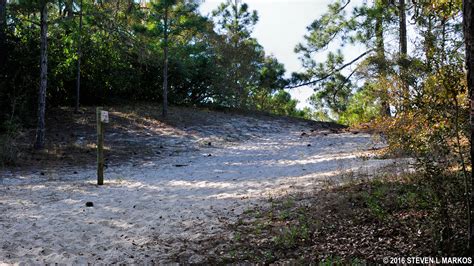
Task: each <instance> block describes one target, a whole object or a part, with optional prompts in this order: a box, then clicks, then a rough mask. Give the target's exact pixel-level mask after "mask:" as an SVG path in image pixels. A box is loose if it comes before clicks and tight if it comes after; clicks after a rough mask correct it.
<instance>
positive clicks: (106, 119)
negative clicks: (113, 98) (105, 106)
mask: <svg viewBox="0 0 474 266" xmlns="http://www.w3.org/2000/svg"><path fill="white" fill-rule="evenodd" d="M100 122H102V123H106V124H107V123H109V112H107V111H100Z"/></svg>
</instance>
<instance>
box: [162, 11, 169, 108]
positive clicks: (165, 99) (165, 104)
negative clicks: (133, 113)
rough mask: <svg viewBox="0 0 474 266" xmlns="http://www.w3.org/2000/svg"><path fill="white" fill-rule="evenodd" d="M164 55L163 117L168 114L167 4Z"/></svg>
mask: <svg viewBox="0 0 474 266" xmlns="http://www.w3.org/2000/svg"><path fill="white" fill-rule="evenodd" d="M164 42H165V43H164V44H165V47H164V57H165V60H164V61H165V62H164V64H163V117H166V116H167V115H168V6H166V7H165V18H164Z"/></svg>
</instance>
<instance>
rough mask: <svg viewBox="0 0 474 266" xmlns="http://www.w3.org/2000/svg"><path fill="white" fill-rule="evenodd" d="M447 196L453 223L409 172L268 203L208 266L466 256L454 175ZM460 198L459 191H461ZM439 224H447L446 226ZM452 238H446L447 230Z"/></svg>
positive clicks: (252, 212) (243, 220) (246, 217)
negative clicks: (218, 265)
mask: <svg viewBox="0 0 474 266" xmlns="http://www.w3.org/2000/svg"><path fill="white" fill-rule="evenodd" d="M445 178H447V179H449V178H451V179H453V180H452V182H451V183H452V184H453V185H452V186H447V187H446V188H445V190H444V192H443V193H444V195H445V196H446V197H447V201H448V203H449V204H448V206H449V207H448V210H447V211H448V212H447V213H448V214H449V220H446V219H442V218H441V217H440V210H439V209H440V204H439V203H438V202H439V201H440V200H439V199H438V198H437V196H436V195H437V194H436V193H435V192H434V191H433V190H432V186H431V185H430V182H429V180H428V179H427V178H423V177H421V176H420V175H417V174H405V175H404V176H403V177H397V178H392V179H391V178H388V177H384V178H377V179H373V180H370V181H363V182H360V183H355V182H351V183H350V184H347V185H344V186H340V187H336V188H331V189H325V190H322V191H315V192H313V193H311V194H297V195H287V196H284V197H279V198H269V199H268V202H267V203H268V204H264V206H260V207H256V208H253V209H249V210H247V211H245V212H244V213H243V214H242V215H241V216H240V217H239V220H238V221H237V222H236V223H235V224H232V225H231V226H230V230H232V232H233V238H232V240H231V243H229V244H227V245H225V246H224V247H225V248H221V250H218V251H217V252H215V254H221V255H219V256H215V257H211V258H210V262H220V263H235V262H252V263H264V264H265V263H275V262H277V263H286V262H291V263H304V264H307V263H310V262H311V263H314V262H317V263H319V264H322V265H326V264H328V265H329V264H333V263H336V264H337V263H356V264H358V263H382V259H383V258H384V257H389V256H390V257H402V256H403V257H406V256H440V255H444V256H462V255H463V254H464V252H465V247H464V243H465V235H466V230H465V228H466V226H465V223H464V221H465V207H464V203H463V202H462V199H463V197H462V195H459V194H460V193H459V189H460V187H462V184H461V183H459V182H460V181H461V180H460V179H459V177H458V176H457V175H455V174H453V176H449V177H445ZM461 194H462V193H461ZM442 221H444V222H446V221H448V222H447V223H443V222H442ZM446 224H447V227H448V230H449V232H450V235H449V237H448V238H444V239H443V236H442V234H441V232H442V231H444V230H446V228H445V227H446Z"/></svg>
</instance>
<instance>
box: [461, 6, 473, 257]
mask: <svg viewBox="0 0 474 266" xmlns="http://www.w3.org/2000/svg"><path fill="white" fill-rule="evenodd" d="M463 18H464V19H463V22H464V23H463V24H464V39H465V43H466V68H467V87H468V90H469V101H470V105H469V106H470V124H471V165H472V158H474V146H473V142H472V138H473V137H474V57H473V55H474V40H473V32H472V31H473V30H474V29H473V25H474V4H473V3H472V0H464V1H463ZM470 185H471V193H470V199H469V200H470V204H469V206H470V208H469V210H468V212H469V217H468V218H469V255H470V256H474V223H473V221H472V217H473V215H474V211H473V210H472V206H473V204H474V171H471V182H470Z"/></svg>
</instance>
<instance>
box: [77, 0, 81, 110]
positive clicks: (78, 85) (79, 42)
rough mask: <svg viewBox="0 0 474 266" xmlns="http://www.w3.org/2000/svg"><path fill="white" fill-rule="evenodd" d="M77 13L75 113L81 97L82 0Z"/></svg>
mask: <svg viewBox="0 0 474 266" xmlns="http://www.w3.org/2000/svg"><path fill="white" fill-rule="evenodd" d="M80 8H81V11H80V13H79V34H78V40H77V75H76V108H75V111H76V113H77V112H79V106H80V99H81V98H80V97H81V39H82V0H81V4H80Z"/></svg>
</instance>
